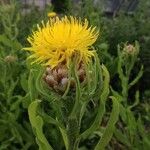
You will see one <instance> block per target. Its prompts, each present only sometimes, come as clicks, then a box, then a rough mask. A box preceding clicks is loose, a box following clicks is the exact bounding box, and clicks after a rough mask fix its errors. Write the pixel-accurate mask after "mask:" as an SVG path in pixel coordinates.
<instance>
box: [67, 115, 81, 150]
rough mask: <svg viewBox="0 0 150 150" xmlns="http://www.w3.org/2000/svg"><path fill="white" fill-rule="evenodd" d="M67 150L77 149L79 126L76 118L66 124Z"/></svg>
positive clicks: (70, 119)
mask: <svg viewBox="0 0 150 150" xmlns="http://www.w3.org/2000/svg"><path fill="white" fill-rule="evenodd" d="M67 135H68V141H69V143H68V144H69V145H68V150H77V149H78V144H79V141H78V136H79V125H78V120H77V118H69V119H68V124H67Z"/></svg>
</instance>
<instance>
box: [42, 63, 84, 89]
mask: <svg viewBox="0 0 150 150" xmlns="http://www.w3.org/2000/svg"><path fill="white" fill-rule="evenodd" d="M77 75H78V78H79V81H80V83H82V82H83V81H84V80H85V69H84V66H83V64H80V65H79V67H78V70H77ZM43 79H44V81H45V82H46V84H47V85H48V86H49V87H51V88H52V89H54V90H55V91H57V92H58V91H61V92H64V91H65V89H66V87H67V84H68V82H69V77H68V68H67V67H66V66H65V65H58V66H57V67H55V68H53V69H51V67H47V68H46V70H45V73H44V75H43ZM70 87H71V88H75V80H74V79H70Z"/></svg>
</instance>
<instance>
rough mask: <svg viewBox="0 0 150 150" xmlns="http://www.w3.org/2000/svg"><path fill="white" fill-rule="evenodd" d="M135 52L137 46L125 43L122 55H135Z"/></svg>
mask: <svg viewBox="0 0 150 150" xmlns="http://www.w3.org/2000/svg"><path fill="white" fill-rule="evenodd" d="M136 53H137V48H136V47H135V46H133V45H132V44H128V45H125V46H124V48H123V54H124V55H135V54H136Z"/></svg>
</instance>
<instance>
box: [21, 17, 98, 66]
mask: <svg viewBox="0 0 150 150" xmlns="http://www.w3.org/2000/svg"><path fill="white" fill-rule="evenodd" d="M37 28H38V30H37V31H34V32H33V34H32V35H31V36H30V37H28V41H29V43H30V44H31V47H28V48H24V49H26V50H28V51H31V52H32V54H31V56H29V58H32V59H34V61H33V63H35V62H37V63H41V64H43V65H46V66H51V68H54V67H56V66H57V65H59V64H61V63H63V64H64V63H65V64H66V65H67V66H69V64H70V61H71V59H72V58H73V57H74V56H77V57H78V60H79V62H81V61H82V62H84V63H88V62H89V60H90V59H91V57H92V56H94V49H93V48H92V44H93V43H94V42H95V41H96V39H97V37H98V31H96V28H95V27H94V28H93V27H88V21H87V20H86V19H85V21H84V22H81V19H78V20H77V18H75V17H72V16H70V17H66V16H65V17H63V18H61V19H60V18H58V17H56V18H53V19H52V18H50V19H49V21H48V22H47V23H46V24H44V23H43V22H42V27H40V26H39V25H37Z"/></svg>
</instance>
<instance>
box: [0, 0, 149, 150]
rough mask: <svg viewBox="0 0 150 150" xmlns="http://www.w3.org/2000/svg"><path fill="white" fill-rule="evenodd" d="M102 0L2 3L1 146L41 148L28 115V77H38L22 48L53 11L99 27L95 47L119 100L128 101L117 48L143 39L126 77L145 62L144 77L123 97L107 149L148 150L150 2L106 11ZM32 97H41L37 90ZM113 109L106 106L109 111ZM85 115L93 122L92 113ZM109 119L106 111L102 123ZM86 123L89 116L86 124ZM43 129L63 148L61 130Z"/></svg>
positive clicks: (1, 149)
mask: <svg viewBox="0 0 150 150" xmlns="http://www.w3.org/2000/svg"><path fill="white" fill-rule="evenodd" d="M104 2H105V1H95V3H93V1H92V0H82V1H78V2H73V1H69V0H65V1H64V2H63V3H62V1H61V0H57V1H52V4H47V5H45V7H44V9H43V10H40V9H39V8H38V7H37V6H35V5H29V4H27V3H26V4H25V5H24V4H22V3H21V1H19V0H11V1H7V2H6V1H0V150H37V149H38V147H37V145H36V142H35V137H34V135H33V133H32V129H31V126H30V123H29V119H28V113H27V108H28V105H29V104H30V93H29V92H30V88H32V84H29V83H30V82H29V80H30V81H31V80H32V83H34V79H30V74H31V72H30V73H29V67H30V66H29V64H28V63H26V56H27V55H28V53H26V52H24V51H22V50H21V49H22V48H23V47H25V46H28V43H27V41H26V38H27V36H28V35H29V34H30V33H31V32H32V30H34V29H36V24H37V23H40V22H41V20H47V19H48V17H47V13H48V12H51V11H55V12H56V13H57V14H58V15H60V16H62V15H74V16H80V17H81V18H87V19H88V20H89V21H90V24H91V25H93V26H97V27H98V28H99V29H100V36H99V39H98V40H97V42H96V43H95V47H96V50H97V53H98V55H99V58H100V60H101V62H102V63H104V64H106V66H107V67H108V70H109V72H110V77H111V89H112V90H111V92H112V94H113V95H114V96H117V97H118V98H120V99H124V95H123V94H122V89H124V86H125V85H124V83H123V82H122V80H123V78H121V77H120V75H119V73H120V72H119V69H118V67H117V65H118V62H119V60H120V53H118V48H117V46H118V44H120V45H121V44H122V43H125V42H128V43H134V41H138V42H139V44H140V51H139V55H138V56H137V58H136V59H135V60H134V66H133V67H132V68H131V70H132V71H131V73H130V74H129V75H128V76H127V78H128V80H129V81H133V80H134V79H135V78H136V77H137V76H140V75H139V74H140V72H141V71H140V68H141V66H142V65H143V68H144V69H143V70H144V71H142V73H143V75H142V77H141V78H139V80H137V81H136V83H135V84H134V85H133V86H132V87H131V88H130V89H129V90H126V92H127V95H128V96H127V97H126V99H125V101H126V102H125V103H124V102H122V101H121V100H120V104H121V110H122V111H121V112H120V119H119V120H118V123H117V125H116V130H115V131H114V136H113V138H112V140H111V142H110V143H109V145H108V146H107V149H121V150H123V149H139V150H140V149H142V148H143V149H144V150H148V149H150V126H149V124H150V86H149V85H150V78H149V77H150V16H149V14H150V1H149V0H142V1H139V2H137V5H136V7H135V9H134V10H133V11H127V9H126V7H125V6H126V5H125V4H126V3H127V2H129V1H125V2H124V5H123V7H120V8H119V9H116V11H111V12H110V11H109V12H108V11H106V10H107V9H106V8H105V6H106V5H105V3H104ZM104 8H105V9H104ZM124 65H125V64H124ZM142 73H141V74H142ZM28 76H29V78H28ZM127 84H128V85H129V83H127ZM34 94H35V95H34ZM33 96H35V97H36V96H37V95H36V92H35V93H33ZM110 108H111V105H109V104H108V106H107V109H108V110H109V109H110ZM92 109H93V108H92V104H91V111H92ZM87 116H88V117H89V118H91V120H92V118H93V114H92V113H91V112H90V111H89V113H88V114H87ZM106 121H107V115H106V120H104V121H103V124H104V125H105V122H106ZM88 123H89V122H88V121H87V120H86V119H85V122H84V125H85V126H86V125H88ZM45 129H47V126H45ZM45 131H46V135H47V138H48V139H50V143H52V145H56V147H55V149H56V150H57V149H58V150H59V149H60V150H61V149H63V141H61V139H60V133H59V132H58V130H57V129H56V128H55V127H54V126H49V128H48V129H47V130H45ZM97 134H99V133H93V135H91V136H90V137H89V138H88V139H86V140H83V141H82V142H81V144H80V147H81V150H91V149H92V148H93V146H94V145H95V143H96V142H97V140H98V137H97ZM58 141H59V142H60V143H59V145H58V144H57V143H58Z"/></svg>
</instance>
